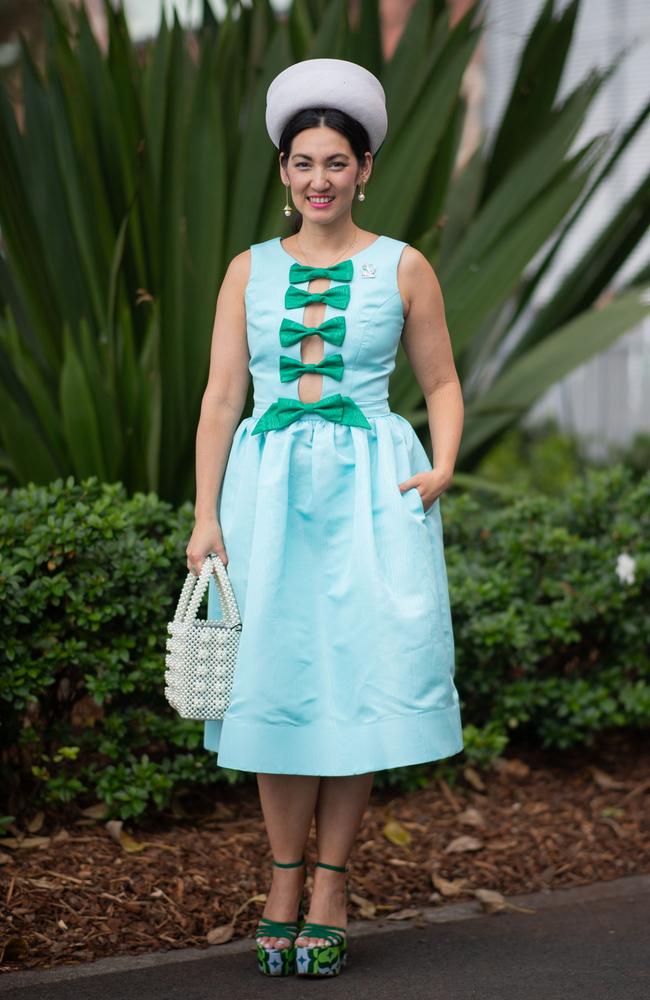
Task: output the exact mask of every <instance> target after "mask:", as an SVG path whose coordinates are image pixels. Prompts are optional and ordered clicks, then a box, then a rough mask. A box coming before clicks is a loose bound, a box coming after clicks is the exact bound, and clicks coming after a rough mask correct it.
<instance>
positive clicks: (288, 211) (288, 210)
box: [283, 184, 293, 218]
mask: <svg viewBox="0 0 650 1000" xmlns="http://www.w3.org/2000/svg"><path fill="white" fill-rule="evenodd" d="M284 186H285V187H286V189H287V200H286V204H285V206H284V210H283V211H284V214H285V215H286V216H287V218H288V217H289V216H290V215H291V213H292V212H293V209H292V207H291V205H290V204H289V188H290V187H291V185H290V184H285V185H284Z"/></svg>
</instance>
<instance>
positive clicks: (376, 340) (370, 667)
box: [204, 236, 463, 776]
mask: <svg viewBox="0 0 650 1000" xmlns="http://www.w3.org/2000/svg"><path fill="white" fill-rule="evenodd" d="M405 246H406V244H405V243H403V242H401V241H400V240H396V239H392V238H391V237H388V236H380V237H379V238H377V239H375V242H374V243H372V244H371V246H370V247H368V248H366V249H365V250H361V251H360V252H359V253H357V254H355V255H354V256H353V257H350V258H349V259H348V261H346V262H341V263H339V264H338V265H336V268H334V269H332V271H334V273H335V277H332V276H331V275H332V271H329V272H327V273H325V274H322V273H320V272H322V271H323V269H315V271H314V269H309V268H306V266H305V265H301V264H299V263H297V262H296V261H295V259H294V258H293V257H292V256H291V255H290V254H289V253H288V251H287V250H285V248H284V247H283V246H282V244H281V242H280V237H275V238H273V239H270V240H267V241H266V242H263V243H257V244H254V245H253V246H252V247H251V248H250V249H251V273H250V279H249V282H248V285H247V287H246V293H245V304H246V317H247V337H248V347H249V353H250V362H249V369H250V372H251V375H252V378H253V386H254V409H253V412H252V415H251V416H249V417H246V418H244V419H243V420H242V421H241V422H240V424H239V425H238V427H237V428H236V430H235V433H234V436H233V441H232V447H231V450H230V454H229V456H228V462H227V466H226V469H225V472H224V477H223V482H222V486H221V491H220V495H219V499H218V503H217V509H218V517H219V522H220V524H221V529H222V533H223V538H224V544H225V547H226V552H227V554H228V565H227V571H228V576H229V579H230V582H231V584H232V587H233V591H234V593H235V597H236V599H237V604H238V606H239V611H240V614H241V617H242V622H243V628H242V632H241V638H240V644H239V652H238V658H237V665H236V672H235V681H234V685H233V690H232V695H231V703H230V705H229V707H228V710H227V711H226V713H225V715H224V718H223V720H209V721H207V722H206V723H205V730H204V745H205V747H206V748H207V749H208V750H214V751H215V752H218V759H217V760H218V764H219V765H220V766H221V767H226V768H232V769H236V770H242V771H255V772H263V773H274V774H311V775H323V776H324V775H346V774H361V773H364V772H368V771H378V770H382V769H384V768H392V767H400V766H405V765H409V764H419V763H425V762H427V761H432V760H436V759H440V758H444V757H450V756H451V755H453V754H456V753H458V752H459V751H460V750H462V749H463V738H462V727H461V718H460V708H459V699H458V693H457V691H456V687H455V685H454V639H453V632H452V622H451V613H450V606H449V594H448V589H447V572H446V566H445V559H444V551H443V533H442V525H441V519H440V500H439V499H438V500H436V501H435V502H434V503H433V504H432V505H431V506H430V507H429V508H428V510H426V511H425V510H424V509H423V505H422V501H421V498H420V495H419V492H418V490H417V489H415V488H413V489H409V490H407V491H406V492H405V493H401V492H400V490H399V487H398V484H399V483H400V482H402V481H404V480H405V479H408V478H409V477H410V476H412V475H413V474H415V473H417V472H424V471H427V470H430V469H431V463H430V461H429V459H428V456H427V454H426V452H425V451H424V448H423V447H422V445H421V443H420V441H419V439H418V437H417V436H416V434H415V432H414V430H413V428H412V427H411V425H410V423H409V422H408V421H407V420H405V419H404V418H403V417H401V416H400V415H399V414H397V413H394V412H392V411H391V410H390V408H389V405H388V398H387V396H388V379H389V375H390V374H391V372H392V371H393V369H394V367H395V355H396V352H397V348H398V344H399V340H400V335H401V331H402V327H403V322H404V318H403V310H402V301H401V298H400V293H399V288H398V285H397V265H398V262H399V259H400V255H401V253H402V250H403V248H404V247H405ZM309 274H311V275H312V276H316V277H318V276H321V277H323V276H324V277H328V276H329V286H328V287H327V290H326V292H325V293H324V294H323V293H322V292H321V293H314V292H313V291H310V287H311V286H310V283H309V282H310V281H311V280H312V279H311V278H309V277H306V276H307V275H309ZM346 274H347V275H348V276H347V277H346ZM321 284H322V283H321ZM334 289H337V291H334ZM311 301H321V302H322V301H325V303H326V310H325V318H324V320H323V322H322V323H321V324H319V326H318V327H305V326H302V323H301V321H302V320H303V315H304V306H305V305H306V304H307V303H308V302H311ZM337 317H338V318H337ZM342 317H344V319H342ZM306 330H311V331H312V333H313V331H314V330H319V331H321V332H320V336H322V337H323V340H324V344H323V349H324V359H325V364H324V367H323V368H322V369H321V370H324V371H325V372H326V374H324V375H323V381H322V391H321V400H320V401H319V403H321V401H323V400H325V398H326V397H327V398H328V400H329V402H328V403H327V404H326V405H325V407H323V408H322V409H321V410H320V411H319V410H318V408H317V407H318V404H313V405H312V406H311V407H309V406H304V405H303V404H301V403H300V401H299V396H298V375H299V373H300V371H301V370H302V369H301V361H300V341H301V339H302V336H304V335H305V333H304V331H306ZM292 341H295V342H292ZM283 345H284V346H283ZM332 348H334V349H332ZM282 356H283V357H284V360H282ZM308 370H313V368H311V369H308ZM281 375H282V377H281ZM330 397H333V398H331V399H330ZM340 397H343V399H342V400H341V399H340ZM279 399H281V400H285V401H288V402H284V403H280V404H278V403H277V401H278V400H279ZM296 401H298V404H297V405H296ZM278 407H279V408H280V412H279V413H278V412H274V411H276V409H277V408H278ZM262 417H264V421H263V425H264V423H266V425H267V429H263V430H261V429H260V428H259V427H258V430H257V431H255V430H254V429H255V427H256V425H257V424H258V421H260V419H261V418H262ZM296 417H297V418H298V419H295V418H296ZM208 617H210V618H221V617H222V613H221V608H220V604H219V598H218V590H217V586H216V584H215V582H214V579H211V581H210V587H209V601H208Z"/></svg>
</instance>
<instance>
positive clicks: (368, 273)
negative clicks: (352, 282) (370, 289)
mask: <svg viewBox="0 0 650 1000" xmlns="http://www.w3.org/2000/svg"><path fill="white" fill-rule="evenodd" d="M376 275H377V268H376V267H374V266H373V265H372V264H362V265H361V277H362V278H374V277H376Z"/></svg>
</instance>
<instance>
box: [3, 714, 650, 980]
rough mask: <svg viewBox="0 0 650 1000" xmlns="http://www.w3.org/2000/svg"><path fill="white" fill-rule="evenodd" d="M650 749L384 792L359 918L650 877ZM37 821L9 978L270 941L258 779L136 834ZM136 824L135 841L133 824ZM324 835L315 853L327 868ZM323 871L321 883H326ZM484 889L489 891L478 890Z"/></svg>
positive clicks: (547, 757)
mask: <svg viewBox="0 0 650 1000" xmlns="http://www.w3.org/2000/svg"><path fill="white" fill-rule="evenodd" d="M648 793H650V746H649V745H648V741H647V739H646V737H645V735H644V734H636V735H633V734H632V735H630V734H613V735H610V736H609V737H608V738H607V739H606V740H602V741H601V742H600V744H599V746H598V748H597V749H592V750H586V749H582V748H580V749H576V750H571V751H566V752H563V753H557V752H556V753H543V752H541V751H539V750H519V751H518V752H517V756H516V758H515V757H514V756H507V757H505V758H501V759H500V761H497V762H496V764H495V765H494V766H493V767H491V768H490V769H488V770H487V771H481V772H480V774H477V773H476V772H474V771H473V770H472V769H471V768H466V769H465V771H464V772H463V773H462V775H461V776H460V777H459V780H458V782H457V784H456V785H455V787H454V789H452V788H450V786H449V785H447V784H446V783H444V782H442V781H439V780H436V782H435V785H433V786H432V787H430V788H428V789H425V790H418V791H414V792H410V793H407V794H399V793H396V792H395V791H394V790H388V789H378V788H376V789H374V790H373V792H372V796H371V802H370V805H369V807H368V810H367V812H366V816H365V818H364V821H363V825H362V828H361V830H360V833H359V837H358V839H357V842H356V844H355V848H354V851H353V854H352V857H351V859H350V873H349V882H348V884H349V887H350V890H351V893H352V895H351V898H350V904H349V916H350V918H351V919H360V918H361V919H367V920H376V919H377V918H379V917H382V918H387V917H388V918H389V919H400V918H406V917H407V916H410V915H412V911H413V910H417V908H418V907H423V906H432V905H444V904H445V903H446V902H448V901H449V900H451V899H454V900H464V899H479V900H480V901H481V902H482V903H483V905H485V906H486V908H488V909H493V908H495V907H496V908H498V906H499V900H498V897H489V896H483V895H482V893H481V890H492V891H493V892H496V893H501V894H504V895H505V896H509V895H511V894H515V893H522V892H532V891H536V890H540V889H549V888H550V889H556V888H560V887H567V886H575V885H585V884H588V883H591V882H595V881H597V880H608V879H613V878H617V877H619V876H622V875H631V874H641V873H648V872H650V816H649V811H648V807H647V802H648ZM40 822H41V828H40V829H38V830H37V829H35V827H37V826H38V824H39V820H38V819H37V820H36V822H35V823H33V824H31V826H32V829H31V830H30V831H29V832H26V834H25V839H24V840H21V838H20V837H18V838H11V839H9V838H4V839H2V840H0V914H1V918H2V927H3V930H2V936H1V937H0V971H6V972H10V971H12V970H17V969H24V968H36V967H41V968H49V967H52V966H55V965H61V964H69V963H76V962H82V961H88V960H91V959H95V958H99V957H102V956H107V955H115V954H118V953H130V954H138V953H140V952H149V951H156V950H160V949H174V948H184V947H188V946H199V947H202V946H205V947H207V946H208V944H209V943H221V942H224V941H226V940H229V939H232V938H241V937H244V936H247V935H251V934H252V932H254V927H255V923H256V921H257V919H258V917H259V916H260V914H261V912H262V909H263V905H264V895H263V894H264V893H265V892H266V890H267V889H268V886H269V884H270V876H271V867H270V860H271V855H270V851H269V848H268V844H267V840H266V835H265V830H264V825H263V822H262V817H261V812H260V807H259V801H258V798H257V792H256V788H255V785H251V786H249V787H248V788H247V789H243V788H224V789H223V790H220V792H219V801H218V802H215V805H214V809H213V810H212V811H211V813H210V814H209V815H206V814H203V815H201V816H200V817H193V818H192V819H191V820H185V821H181V822H179V821H175V822H173V823H170V824H167V825H164V824H161V823H160V822H158V823H156V824H152V823H149V824H147V825H140V826H135V825H133V824H124V825H122V824H120V823H113V824H111V823H109V824H105V823H103V822H100V823H98V822H97V821H96V820H92V819H88V818H85V819H82V820H78V821H77V822H76V823H74V824H72V825H70V827H69V828H67V829H62V828H59V829H55V828H53V829H51V830H49V831H48V834H47V835H45V836H44V831H45V830H46V829H47V822H48V821H47V819H45V820H44V821H40ZM127 826H128V828H129V829H128V833H127V830H126V828H127ZM313 838H314V831H313V829H312V836H311V840H310V844H309V850H308V859H309V861H310V862H313V861H314V860H315V842H314V839H313ZM310 882H311V877H309V880H308V885H310ZM477 893H478V895H477Z"/></svg>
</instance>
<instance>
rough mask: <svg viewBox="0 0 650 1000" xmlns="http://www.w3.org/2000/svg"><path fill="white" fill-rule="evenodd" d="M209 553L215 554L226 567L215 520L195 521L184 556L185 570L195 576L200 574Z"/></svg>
mask: <svg viewBox="0 0 650 1000" xmlns="http://www.w3.org/2000/svg"><path fill="white" fill-rule="evenodd" d="M209 552H216V553H217V555H218V556H219V558H220V559H221V561H222V563H223V564H224V566H227V565H228V556H227V554H226V549H225V546H224V544H223V535H222V534H221V527H220V525H219V522H218V521H217V520H216V519H212V520H210V521H196V522H195V524H194V531H193V532H192V536H191V538H190V540H189V542H188V543H187V548H186V549H185V555H186V556H187V568H188V570H189V571H190V572H192V573H194V575H195V576H198V575H199V573H200V572H201V567H202V566H203V563H204V562H205V559H206V558H207V555H208V553H209Z"/></svg>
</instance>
